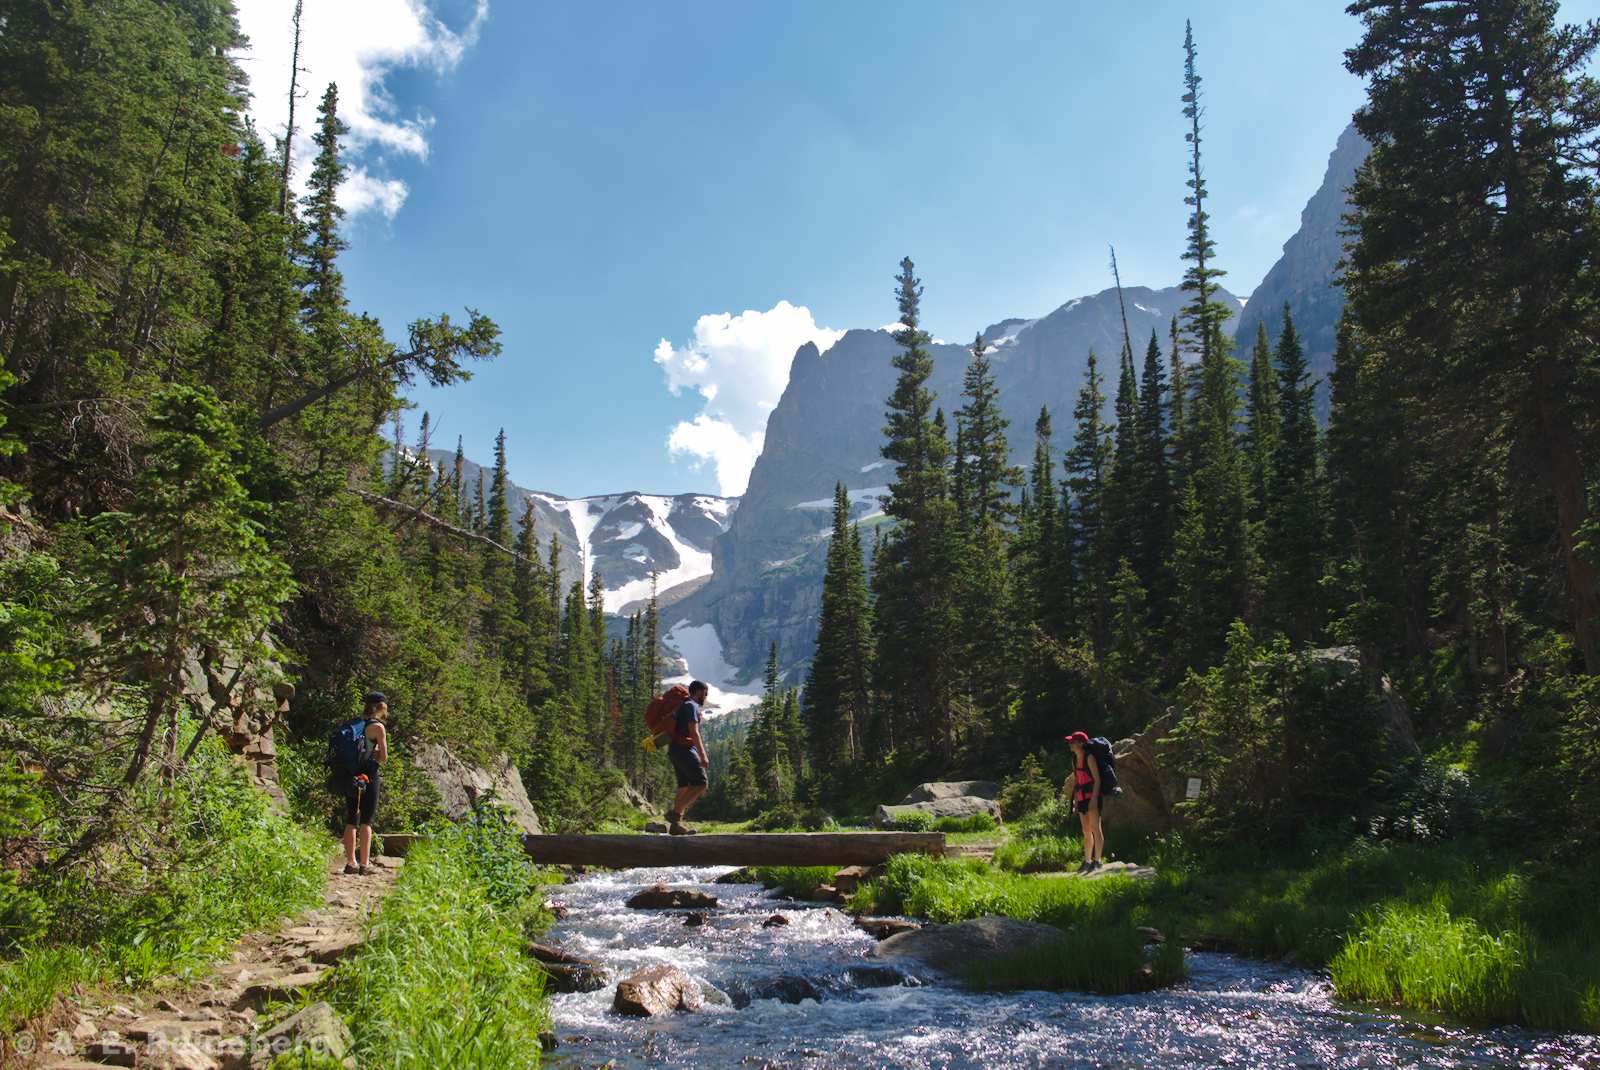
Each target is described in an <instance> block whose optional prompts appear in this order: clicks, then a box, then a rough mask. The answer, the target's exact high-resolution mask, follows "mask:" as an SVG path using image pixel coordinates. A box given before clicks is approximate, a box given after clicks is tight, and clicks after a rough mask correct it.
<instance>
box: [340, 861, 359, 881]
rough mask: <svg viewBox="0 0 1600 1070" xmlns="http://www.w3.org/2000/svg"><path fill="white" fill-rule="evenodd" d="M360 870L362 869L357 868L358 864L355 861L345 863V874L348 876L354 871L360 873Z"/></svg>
mask: <svg viewBox="0 0 1600 1070" xmlns="http://www.w3.org/2000/svg"><path fill="white" fill-rule="evenodd" d="M359 872H361V871H360V870H358V869H357V868H356V866H355V863H353V862H346V863H345V864H344V874H345V876H347V877H348V876H350V875H351V874H352V873H359Z"/></svg>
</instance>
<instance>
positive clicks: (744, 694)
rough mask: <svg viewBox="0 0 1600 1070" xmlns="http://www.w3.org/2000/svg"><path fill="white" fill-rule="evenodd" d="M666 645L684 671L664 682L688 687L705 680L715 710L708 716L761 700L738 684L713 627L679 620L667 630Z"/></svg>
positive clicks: (752, 704)
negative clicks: (678, 657)
mask: <svg viewBox="0 0 1600 1070" xmlns="http://www.w3.org/2000/svg"><path fill="white" fill-rule="evenodd" d="M666 644H667V646H668V648H670V649H672V650H674V651H676V652H677V653H678V655H679V656H680V657H682V658H683V660H684V663H685V668H686V670H687V671H685V672H683V673H680V674H679V675H677V676H669V677H667V679H666V680H665V681H664V682H665V683H666V684H668V685H671V684H683V685H684V686H688V684H689V683H690V682H691V681H693V680H701V681H704V683H705V685H706V688H707V690H708V692H709V694H708V696H707V698H708V701H709V702H710V704H711V705H712V706H714V707H716V708H715V709H713V710H709V711H707V714H706V716H707V717H716V716H719V715H721V714H724V713H731V712H733V711H734V710H742V709H745V708H747V707H750V706H754V705H756V703H758V702H760V701H761V695H760V694H759V693H751V692H749V691H745V690H741V689H742V688H747V687H749V686H750V685H748V684H741V683H739V682H738V676H739V670H738V669H736V668H734V667H733V666H732V665H729V664H728V662H727V660H726V659H725V658H724V657H723V655H722V639H721V638H720V637H719V636H718V635H717V626H716V625H715V624H690V623H689V622H688V621H687V620H680V621H679V622H678V623H676V624H674V625H673V626H672V627H671V628H670V629H669V630H668V631H667V635H666Z"/></svg>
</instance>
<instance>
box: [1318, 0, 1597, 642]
mask: <svg viewBox="0 0 1600 1070" xmlns="http://www.w3.org/2000/svg"><path fill="white" fill-rule="evenodd" d="M1349 10H1350V12H1351V13H1352V14H1355V15H1358V16H1359V17H1360V18H1361V20H1362V23H1363V26H1364V31H1365V33H1364V36H1363V38H1362V40H1361V42H1360V44H1358V45H1357V46H1356V47H1355V48H1353V49H1351V50H1350V51H1349V52H1348V53H1346V66H1347V67H1348V68H1349V69H1350V71H1351V72H1352V73H1354V74H1356V75H1358V76H1361V77H1363V78H1366V79H1368V80H1369V88H1368V97H1367V103H1366V104H1365V105H1363V106H1362V107H1361V108H1360V109H1359V110H1358V111H1357V112H1356V118H1355V122H1356V127H1357V129H1358V130H1359V131H1360V132H1361V133H1362V134H1363V135H1364V136H1365V137H1366V139H1367V140H1368V141H1369V142H1371V143H1372V145H1373V149H1372V154H1371V156H1370V157H1369V158H1368V160H1367V163H1366V165H1365V166H1364V167H1363V168H1362V169H1361V170H1360V172H1359V173H1358V174H1357V176H1356V181H1355V184H1354V185H1353V187H1352V189H1351V203H1352V207H1353V214H1352V220H1353V222H1354V224H1355V228H1356V235H1355V241H1354V243H1353V244H1352V246H1351V247H1350V250H1349V253H1348V257H1347V267H1346V272H1345V289H1346V292H1347V294H1348V296H1349V302H1350V308H1351V309H1352V312H1353V315H1354V316H1355V318H1356V321H1357V322H1358V323H1359V325H1360V327H1361V328H1362V331H1363V334H1364V336H1365V337H1366V338H1367V339H1368V341H1369V342H1371V343H1372V344H1373V345H1374V346H1375V347H1376V348H1375V350H1374V354H1375V356H1376V357H1378V358H1379V359H1382V360H1384V361H1387V362H1389V363H1391V364H1392V365H1393V366H1394V373H1393V374H1392V375H1390V376H1389V379H1390V380H1391V381H1392V382H1393V384H1394V385H1395V386H1396V388H1397V389H1399V390H1400V391H1401V392H1402V393H1401V397H1402V398H1403V399H1404V401H1405V403H1406V405H1407V407H1408V408H1410V409H1412V410H1415V411H1416V412H1417V413H1418V414H1419V417H1420V415H1421V414H1422V413H1423V412H1427V411H1430V410H1435V411H1436V410H1444V411H1446V412H1448V413H1449V416H1450V421H1451V423H1452V424H1454V425H1455V427H1456V428H1457V429H1459V430H1460V431H1462V432H1464V433H1466V434H1469V435H1470V436H1471V438H1472V440H1473V441H1484V442H1488V441H1493V440H1494V439H1495V438H1496V437H1498V436H1499V435H1501V434H1504V435H1505V436H1506V437H1507V439H1508V441H1511V442H1513V443H1514V444H1515V446H1516V448H1517V450H1516V452H1518V453H1519V455H1520V456H1521V457H1523V458H1525V460H1524V461H1523V465H1524V467H1523V470H1522V473H1521V474H1522V475H1523V476H1524V477H1525V478H1527V479H1538V480H1540V481H1542V482H1543V483H1544V485H1545V486H1546V487H1547V488H1548V490H1549V499H1548V502H1547V505H1546V507H1545V508H1546V516H1547V522H1548V525H1549V530H1550V534H1551V538H1552V541H1553V543H1554V545H1555V546H1556V547H1558V550H1559V554H1560V560H1561V565H1562V569H1563V572H1564V575H1563V587H1564V592H1563V593H1564V597H1565V600H1566V602H1567V606H1568V609H1567V617H1568V623H1569V626H1570V629H1571V634H1572V636H1573V639H1574V645H1575V647H1576V651H1577V660H1578V661H1579V662H1580V663H1581V664H1582V665H1583V667H1584V668H1585V669H1586V670H1587V671H1588V672H1589V673H1600V571H1597V561H1596V557H1595V555H1594V554H1593V552H1592V550H1585V548H1584V542H1585V535H1584V532H1585V531H1592V522H1591V519H1590V501H1591V495H1592V492H1593V486H1594V480H1595V468H1594V462H1593V458H1594V457H1595V456H1596V455H1597V452H1600V424H1597V422H1596V421H1595V420H1594V419H1593V414H1594V413H1595V412H1596V411H1600V376H1596V375H1595V374H1594V355H1593V354H1594V344H1593V338H1594V337H1595V329H1596V315H1597V314H1596V312H1595V306H1594V304H1593V302H1592V299H1591V298H1590V295H1591V294H1592V293H1593V292H1594V283H1595V277H1596V272H1597V270H1600V268H1597V265H1600V213H1596V211H1595V200H1596V195H1597V193H1600V177H1597V175H1596V167H1595V144H1596V138H1597V136H1600V91H1597V86H1596V84H1595V82H1594V80H1593V79H1592V78H1591V76H1590V70H1591V62H1592V59H1593V57H1594V55H1595V52H1596V49H1597V48H1600V24H1597V23H1594V22H1590V23H1586V24H1583V25H1579V26H1568V25H1561V24H1559V23H1558V21H1557V20H1558V18H1559V5H1558V4H1556V3H1554V2H1553V0H1471V2H1469V0H1449V2H1439V3H1431V4H1414V3H1407V2H1401V0H1357V2H1355V3H1352V4H1351V5H1350V7H1349ZM1485 384H1492V385H1490V386H1488V387H1487V388H1486V385H1485ZM1446 448H1447V447H1446V446H1444V445H1442V444H1441V445H1440V446H1439V447H1437V449H1438V451H1439V455H1440V456H1442V455H1443V450H1444V449H1446ZM1591 538H1592V536H1591Z"/></svg>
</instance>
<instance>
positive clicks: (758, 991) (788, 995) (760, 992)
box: [730, 974, 822, 1009]
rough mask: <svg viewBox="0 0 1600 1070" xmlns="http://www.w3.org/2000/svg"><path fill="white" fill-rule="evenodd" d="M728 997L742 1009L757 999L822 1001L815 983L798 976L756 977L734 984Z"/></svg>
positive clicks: (794, 1001)
mask: <svg viewBox="0 0 1600 1070" xmlns="http://www.w3.org/2000/svg"><path fill="white" fill-rule="evenodd" d="M731 987H732V992H731V993H730V995H731V996H732V997H733V1005H734V1006H735V1007H739V1008H741V1009H742V1008H744V1007H748V1006H750V1004H751V1003H753V1002H755V1001H756V1000H758V999H775V1000H777V1001H778V1002H779V1003H801V1002H804V1001H805V1000H808V999H814V1000H817V1001H818V1002H821V1000H822V989H821V988H819V987H817V984H816V982H815V981H812V980H811V979H810V978H807V977H801V976H799V975H798V974H784V975H783V976H781V977H758V978H752V979H748V980H742V981H739V982H737V983H736V984H734V985H733V986H731Z"/></svg>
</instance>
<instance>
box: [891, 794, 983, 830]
mask: <svg viewBox="0 0 1600 1070" xmlns="http://www.w3.org/2000/svg"><path fill="white" fill-rule="evenodd" d="M908 814H927V815H928V816H929V817H931V818H933V819H934V820H935V821H937V820H938V819H939V818H941V817H971V816H972V815H974V814H988V815H989V816H990V817H992V818H994V819H995V820H996V821H999V820H1000V804H999V803H997V802H995V801H994V800H993V799H985V798H983V797H981V796H978V795H956V796H952V797H949V798H944V799H931V800H927V801H924V802H916V803H903V804H902V805H900V806H890V805H888V804H887V803H885V804H883V805H881V806H879V807H878V809H877V811H876V812H875V813H874V814H873V815H872V823H873V824H874V825H877V826H878V827H879V828H888V827H889V826H891V825H893V824H895V823H896V822H897V821H899V820H900V819H901V818H902V817H905V816H907V815H908Z"/></svg>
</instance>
